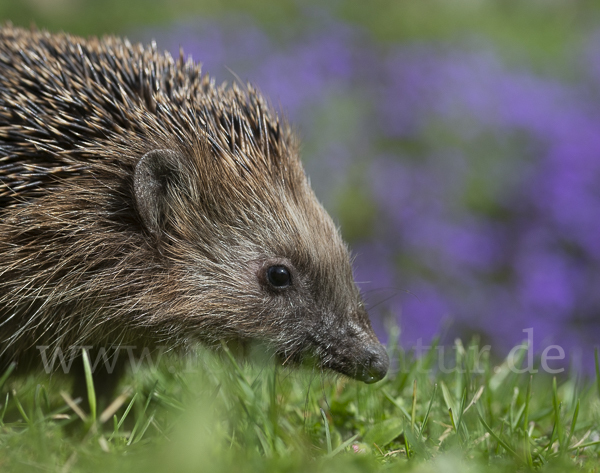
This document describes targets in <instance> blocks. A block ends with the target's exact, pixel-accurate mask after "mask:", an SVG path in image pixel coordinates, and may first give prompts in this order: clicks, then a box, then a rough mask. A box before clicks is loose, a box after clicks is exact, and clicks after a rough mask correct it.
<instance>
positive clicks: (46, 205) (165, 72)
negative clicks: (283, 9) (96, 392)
mask: <svg viewBox="0 0 600 473" xmlns="http://www.w3.org/2000/svg"><path fill="white" fill-rule="evenodd" d="M221 339H224V340H242V341H243V340H253V339H261V340H265V341H266V342H268V343H269V344H270V346H272V347H273V349H274V351H275V352H276V353H277V354H278V355H280V356H281V357H283V359H287V358H290V359H293V360H298V359H301V358H302V357H303V356H305V355H311V356H316V359H317V360H318V361H319V363H320V365H322V366H325V367H329V368H332V369H334V370H336V371H339V372H342V373H345V374H348V375H350V376H354V377H357V378H359V379H362V380H365V381H373V380H377V379H380V378H381V377H382V376H383V375H384V374H385V371H386V369H387V356H386V355H385V352H384V351H383V349H382V347H381V345H380V344H379V343H378V342H377V339H376V338H375V336H374V334H373V331H372V329H371V327H370V324H369V321H368V316H367V314H366V312H365V310H364V308H363V306H362V302H361V300H360V296H359V294H358V291H357V289H356V287H355V284H354V282H353V279H352V274H351V267H350V262H349V258H348V254H347V251H346V248H345V246H344V244H343V242H342V241H341V239H340V237H339V235H338V233H337V231H336V229H335V227H334V225H333V223H332V221H331V219H330V218H329V216H328V215H327V214H326V213H325V211H324V210H323V209H322V207H321V206H320V205H319V204H318V202H317V200H316V199H315V197H314V194H313V193H312V191H311V189H310V187H309V185H308V183H307V180H306V178H305V176H304V172H303V170H302V167H301V164H300V162H299V159H298V156H297V150H296V148H295V145H294V141H293V137H292V135H291V134H290V132H289V129H288V128H287V127H286V126H284V125H281V124H280V123H279V121H278V119H277V117H276V116H275V115H274V114H273V112H272V111H270V110H269V108H268V107H267V106H266V104H265V102H264V101H263V100H262V99H261V97H260V96H259V95H258V94H257V93H255V92H253V91H251V90H248V91H243V90H240V89H238V88H236V87H233V88H225V87H215V85H214V84H213V83H212V82H211V81H209V79H208V77H207V76H201V74H200V69H199V67H198V66H196V65H195V64H193V63H192V62H189V61H188V62H186V63H184V62H183V60H182V59H181V58H180V59H179V60H178V61H173V60H172V59H171V58H170V56H168V55H162V54H159V53H157V51H156V49H155V48H151V49H144V48H142V47H141V46H131V45H130V44H129V43H128V42H126V41H121V40H119V39H115V38H105V39H102V40H96V39H91V40H83V39H80V38H75V37H70V36H67V35H50V34H48V33H45V32H29V31H25V30H21V29H15V28H12V27H5V28H3V29H2V30H0V364H3V365H5V366H6V364H7V363H9V362H11V361H17V362H18V363H20V364H21V365H29V364H32V365H38V364H39V362H40V361H41V356H40V355H41V351H42V350H43V349H42V348H40V347H49V348H48V350H50V352H51V351H52V350H53V349H55V348H60V349H61V350H62V351H63V352H68V351H69V350H71V349H73V347H77V346H93V347H95V348H98V349H102V348H105V349H107V350H109V349H110V348H111V347H116V346H119V345H127V346H135V347H137V348H138V349H139V348H142V347H155V346H157V345H162V346H168V347H181V346H186V345H188V343H189V342H193V341H202V342H205V343H209V344H210V343H215V342H216V341H218V340H221ZM50 352H48V353H50ZM47 356H49V355H47ZM0 368H1V366H0Z"/></svg>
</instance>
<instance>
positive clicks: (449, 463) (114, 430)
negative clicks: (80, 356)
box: [0, 342, 600, 473]
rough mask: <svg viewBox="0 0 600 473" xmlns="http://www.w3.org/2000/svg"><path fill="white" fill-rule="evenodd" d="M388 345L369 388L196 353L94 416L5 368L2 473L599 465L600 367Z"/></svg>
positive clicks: (43, 381)
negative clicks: (590, 373) (598, 373)
mask: <svg viewBox="0 0 600 473" xmlns="http://www.w3.org/2000/svg"><path fill="white" fill-rule="evenodd" d="M392 353H393V356H394V359H395V360H396V361H397V370H396V371H397V373H396V374H394V375H391V376H388V378H386V379H385V380H384V381H383V382H380V383H377V384H375V385H371V386H367V385H363V384H360V383H355V382H353V381H348V380H345V379H341V378H334V377H331V376H323V375H322V374H321V373H318V372H311V371H296V370H291V369H282V368H280V367H276V366H273V365H271V364H269V363H268V362H264V361H260V360H258V361H255V362H252V363H243V364H240V363H239V362H237V361H235V360H234V359H233V358H232V357H229V356H228V355H227V353H222V354H221V355H215V354H212V353H207V352H204V351H200V352H199V353H198V355H197V356H194V357H193V358H189V359H187V360H181V359H166V360H165V359H163V360H162V362H161V363H160V364H159V366H158V367H157V368H155V369H149V368H148V369H145V370H142V371H141V372H138V374H137V375H136V376H129V377H127V378H126V379H125V382H124V384H123V389H124V390H127V392H126V393H125V394H123V395H122V396H119V397H116V398H115V400H114V401H115V402H114V403H113V404H112V405H111V406H109V407H108V408H107V409H106V410H104V411H103V412H96V410H97V409H98V408H97V406H96V404H95V401H94V400H93V398H91V399H90V405H91V409H90V411H91V412H86V413H84V412H82V411H81V410H80V409H79V408H78V407H77V405H74V403H73V400H72V399H71V398H70V397H69V395H68V394H67V393H66V392H65V391H63V389H64V388H65V387H66V386H68V385H67V384H64V383H65V379H63V378H61V377H60V376H54V377H52V378H44V377H31V378H28V379H20V378H17V377H14V376H12V375H10V373H5V375H4V376H3V377H2V379H0V393H1V398H0V399H2V401H1V405H0V470H1V471H15V472H16V471H26V472H31V471H61V472H77V471H85V472H89V471H103V472H104V471H111V472H113V471H114V472H119V471H124V472H131V471H144V472H145V473H149V472H155V471H156V472H158V471H182V472H188V471H190V472H191V471H211V472H212V471H228V472H229V471H252V472H255V471H265V472H271V471H307V470H313V471H315V470H317V471H345V472H347V471H349V472H352V471H371V470H382V471H383V470H386V471H387V470H390V469H391V470H393V471H417V472H428V471H436V472H437V471H461V472H462V471H467V472H478V471H486V472H487V471H492V472H495V471H498V472H508V471H510V472H514V471H529V470H540V471H557V472H558V471H560V472H564V471H598V465H599V464H600V463H599V462H598V456H599V452H600V436H599V430H598V419H599V417H600V396H599V390H600V378H597V379H596V380H595V381H594V380H590V381H589V382H587V383H586V382H583V381H581V380H578V379H576V377H575V375H574V374H571V375H568V374H567V375H566V376H564V377H563V378H560V379H556V378H553V377H552V376H550V375H548V374H544V373H541V372H540V373H535V374H533V375H531V374H530V373H528V372H525V373H520V374H519V373H515V372H514V371H512V370H510V369H509V365H508V364H507V363H506V362H505V363H503V364H500V365H498V366H493V364H492V363H491V362H490V360H489V359H488V357H487V352H485V351H480V349H479V347H478V346H477V345H476V344H471V345H469V346H467V347H463V345H462V344H461V343H460V342H457V344H456V345H455V347H454V350H453V360H452V363H450V362H449V361H448V360H446V362H445V365H443V370H440V369H436V370H434V369H433V367H434V366H438V367H439V366H440V365H439V359H438V355H439V353H440V352H439V350H437V349H436V348H435V347H434V348H431V349H430V350H429V352H428V353H426V354H425V356H423V357H421V358H420V359H418V360H415V359H413V357H412V355H411V353H405V352H403V351H401V350H400V349H397V348H393V349H392ZM446 353H448V350H446ZM517 363H519V362H517ZM517 366H519V365H518V364H517ZM443 371H444V372H443ZM89 381H91V378H90V380H89ZM67 391H68V388H67ZM90 392H92V393H93V392H94V391H93V390H92V391H90Z"/></svg>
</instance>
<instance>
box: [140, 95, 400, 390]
mask: <svg viewBox="0 0 600 473" xmlns="http://www.w3.org/2000/svg"><path fill="white" fill-rule="evenodd" d="M203 100H204V102H203V103H202V104H201V105H202V106H196V107H194V109H193V113H194V114H195V117H196V118H195V120H196V123H198V124H199V128H200V129H201V133H200V136H199V139H198V140H197V141H196V142H192V143H190V145H189V146H186V145H177V146H171V147H169V148H168V149H154V150H151V151H148V152H146V154H144V155H143V157H141V159H139V161H138V163H137V165H136V168H135V178H134V185H133V191H134V192H133V193H134V197H135V204H136V207H137V211H138V214H139V216H140V220H141V222H142V223H143V226H144V227H145V233H146V234H147V235H148V237H149V238H148V241H149V242H150V244H152V245H155V246H156V248H157V254H158V255H159V257H160V258H163V263H161V264H163V265H164V266H163V267H164V268H165V271H166V272H167V273H168V275H169V278H171V280H172V281H176V283H174V284H173V285H172V288H171V290H170V294H171V296H170V299H171V300H169V301H164V307H168V309H165V314H166V315H164V316H159V317H161V320H162V321H163V322H164V323H166V325H168V326H169V330H172V331H173V330H176V329H175V328H174V327H185V328H186V329H187V330H188V332H189V333H193V334H195V335H196V337H197V338H199V339H202V340H205V341H209V342H210V341H216V340H218V339H230V340H242V341H247V340H263V341H266V342H267V343H268V344H269V346H271V347H272V348H273V350H274V351H275V353H277V355H278V356H279V357H280V358H281V359H282V360H283V361H284V362H287V361H296V362H297V361H302V360H304V359H311V360H316V361H317V363H318V365H319V366H322V367H326V368H330V369H332V370H335V371H337V372H340V373H343V374H345V375H347V376H350V377H352V378H356V379H359V380H362V381H365V382H367V383H370V382H375V381H378V380H380V379H382V378H383V377H384V376H385V374H386V372H387V369H388V365H389V361H388V356H387V354H386V351H385V349H384V347H383V346H382V345H381V344H380V343H379V341H378V340H377V337H376V336H375V334H374V332H373V329H372V328H371V325H370V322H369V317H368V314H367V312H366V310H365V308H364V304H363V301H362V299H361V296H360V294H359V291H358V288H357V287H356V284H355V282H354V279H353V275H352V268H351V261H350V256H349V253H348V250H347V248H346V245H345V244H344V242H343V241H342V239H341V237H340V235H339V233H338V231H337V229H336V227H335V225H334V224H333V222H332V220H331V218H330V217H329V215H328V214H327V212H325V210H324V209H323V207H322V206H321V205H320V204H319V202H318V201H317V199H316V197H315V195H314V193H313V191H312V189H311V188H310V185H309V183H308V180H307V179H306V177H305V174H304V171H303V169H302V166H301V164H300V161H299V158H298V153H297V149H296V146H295V145H294V141H293V136H292V134H291V133H290V132H289V130H288V128H287V127H285V126H280V124H279V122H278V120H277V117H276V116H275V115H274V114H273V113H272V112H270V111H269V109H268V108H267V107H266V106H265V105H264V103H263V101H262V100H261V99H260V97H259V96H257V95H256V94H255V93H253V92H250V93H242V92H240V91H239V90H237V89H235V88H234V89H225V90H223V89H221V90H220V91H219V95H218V96H211V97H209V98H207V99H203ZM190 113H191V112H190ZM163 297H164V293H163ZM168 314H171V315H168ZM172 319H174V320H172ZM180 336H186V335H180ZM187 336H189V335H187Z"/></svg>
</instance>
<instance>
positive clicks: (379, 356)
mask: <svg viewBox="0 0 600 473" xmlns="http://www.w3.org/2000/svg"><path fill="white" fill-rule="evenodd" d="M389 366H390V359H389V357H388V354H387V352H386V351H385V348H384V347H383V345H381V344H380V343H377V344H375V345H369V346H368V347H367V348H366V350H365V361H364V362H363V363H362V364H361V366H359V368H358V370H357V373H356V379H358V380H359V381H363V382H365V383H367V384H371V383H376V382H377V381H379V380H381V379H383V378H384V377H385V375H386V373H387V371H388V368H389Z"/></svg>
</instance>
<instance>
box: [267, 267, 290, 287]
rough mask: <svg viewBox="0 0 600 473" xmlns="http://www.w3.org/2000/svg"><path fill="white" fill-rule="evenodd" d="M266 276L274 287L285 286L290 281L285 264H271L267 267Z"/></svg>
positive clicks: (288, 271)
mask: <svg viewBox="0 0 600 473" xmlns="http://www.w3.org/2000/svg"><path fill="white" fill-rule="evenodd" d="M267 278H268V279H269V282H270V283H271V284H272V285H273V286H275V287H286V286H289V285H290V284H291V283H292V275H291V274H290V270H289V269H287V268H286V267H285V266H271V267H270V268H269V269H267Z"/></svg>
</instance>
